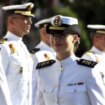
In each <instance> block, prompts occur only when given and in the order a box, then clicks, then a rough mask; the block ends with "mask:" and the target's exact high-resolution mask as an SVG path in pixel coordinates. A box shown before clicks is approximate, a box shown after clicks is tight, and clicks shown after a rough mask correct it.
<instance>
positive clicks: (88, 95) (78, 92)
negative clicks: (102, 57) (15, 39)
mask: <svg viewBox="0 0 105 105" xmlns="http://www.w3.org/2000/svg"><path fill="white" fill-rule="evenodd" d="M48 56H49V55H48ZM39 58H42V59H39V60H40V61H39V62H41V63H39V64H38V65H37V75H38V94H37V98H36V105H105V89H104V85H103V82H102V78H101V76H100V74H99V72H98V70H96V69H99V66H98V65H96V66H95V67H94V68H91V67H86V66H83V65H79V64H77V61H76V60H77V58H76V57H75V55H72V56H71V57H68V58H67V59H65V60H62V61H61V62H60V61H58V60H56V59H54V57H53V60H52V58H51V57H50V56H49V58H51V60H46V61H45V59H44V57H41V54H40V57H39ZM43 61H44V62H43ZM87 63H88V64H89V63H90V62H87ZM91 64H92V63H91Z"/></svg>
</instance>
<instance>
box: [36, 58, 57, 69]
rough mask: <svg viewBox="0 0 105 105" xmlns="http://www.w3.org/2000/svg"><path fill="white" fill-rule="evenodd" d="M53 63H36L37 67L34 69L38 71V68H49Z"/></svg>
mask: <svg viewBox="0 0 105 105" xmlns="http://www.w3.org/2000/svg"><path fill="white" fill-rule="evenodd" d="M54 63H55V60H47V61H43V62H40V63H38V65H37V66H36V69H40V68H44V67H47V66H51V65H52V64H54Z"/></svg>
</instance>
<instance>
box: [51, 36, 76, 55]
mask: <svg viewBox="0 0 105 105" xmlns="http://www.w3.org/2000/svg"><path fill="white" fill-rule="evenodd" d="M75 42H76V41H75V35H70V34H68V35H58V34H55V35H50V44H51V47H52V48H53V49H54V50H55V52H56V53H64V52H73V49H74V43H75Z"/></svg>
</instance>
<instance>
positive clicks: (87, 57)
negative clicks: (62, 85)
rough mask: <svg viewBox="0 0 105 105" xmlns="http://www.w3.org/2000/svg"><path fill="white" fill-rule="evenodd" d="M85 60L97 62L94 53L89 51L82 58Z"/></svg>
mask: <svg viewBox="0 0 105 105" xmlns="http://www.w3.org/2000/svg"><path fill="white" fill-rule="evenodd" d="M81 58H83V59H87V60H92V61H96V56H95V54H94V52H93V51H87V52H85V53H84V54H83V55H82V57H81Z"/></svg>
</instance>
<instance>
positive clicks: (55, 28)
mask: <svg viewBox="0 0 105 105" xmlns="http://www.w3.org/2000/svg"><path fill="white" fill-rule="evenodd" d="M49 29H50V30H65V27H56V26H50V27H49Z"/></svg>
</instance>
